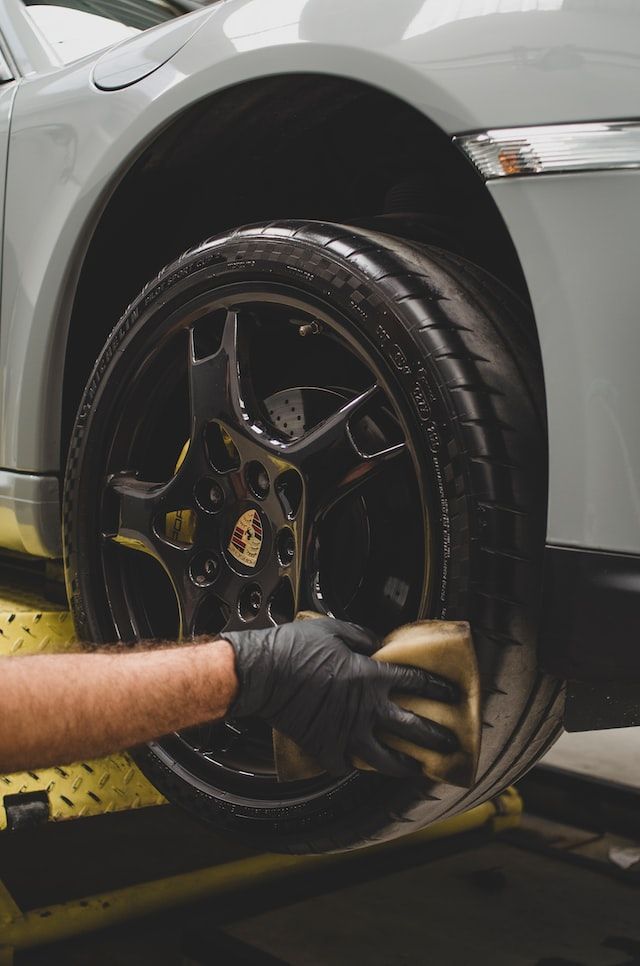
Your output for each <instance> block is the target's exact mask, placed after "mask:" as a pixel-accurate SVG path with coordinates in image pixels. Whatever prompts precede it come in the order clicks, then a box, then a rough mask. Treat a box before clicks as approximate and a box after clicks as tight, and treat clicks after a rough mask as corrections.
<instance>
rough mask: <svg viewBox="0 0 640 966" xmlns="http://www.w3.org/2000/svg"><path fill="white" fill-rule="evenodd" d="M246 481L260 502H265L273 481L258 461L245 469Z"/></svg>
mask: <svg viewBox="0 0 640 966" xmlns="http://www.w3.org/2000/svg"><path fill="white" fill-rule="evenodd" d="M245 479H246V481H247V486H248V487H249V489H250V490H251V492H252V493H253V495H254V496H256V497H257V498H258V499H259V500H264V498H265V497H266V496H267V494H268V493H269V490H270V488H271V481H270V479H269V474H268V473H267V470H266V469H265V467H264V466H263V465H262V463H259V462H258V461H257V460H254V461H253V462H251V463H249V464H248V465H247V468H246V469H245Z"/></svg>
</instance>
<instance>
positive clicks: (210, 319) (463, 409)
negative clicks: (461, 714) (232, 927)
mask: <svg viewBox="0 0 640 966" xmlns="http://www.w3.org/2000/svg"><path fill="white" fill-rule="evenodd" d="M0 9H1V18H0V24H1V29H2V36H1V37H0V44H1V61H2V62H1V64H0V72H1V77H0V80H1V81H2V86H1V87H0V159H1V162H2V163H1V165H0V178H1V181H2V184H1V187H2V191H1V192H0V198H1V199H2V202H0V203H1V204H2V205H3V212H2V225H3V238H2V293H1V320H0V321H1V324H0V467H2V469H1V470H0V546H1V547H2V548H4V550H5V551H6V552H7V555H8V556H11V554H13V555H21V557H22V558H25V557H29V558H31V559H33V560H38V559H39V560H40V561H41V563H40V564H38V566H41V567H44V566H46V564H44V563H42V561H46V560H50V561H51V560H57V559H60V558H64V569H65V577H66V585H67V591H68V596H69V601H70V604H71V606H72V608H73V611H74V615H75V619H76V622H77V626H78V631H79V633H80V634H81V635H82V637H83V638H85V639H87V640H91V641H95V642H98V643H105V644H107V643H109V642H111V641H115V640H122V641H125V642H133V641H136V640H137V639H140V638H176V637H180V638H182V639H188V638H190V637H192V636H194V635H198V634H208V635H214V634H215V633H216V632H219V631H220V630H221V629H222V628H229V627H235V628H237V627H244V626H247V625H249V624H251V623H253V622H255V623H256V624H266V623H267V622H269V621H275V622H278V621H285V620H289V619H291V618H292V617H293V615H294V614H295V612H296V611H297V610H298V609H301V608H307V609H313V610H319V611H321V612H325V613H330V614H333V615H335V616H338V617H341V618H346V619H349V620H353V621H356V622H359V623H362V624H365V625H367V626H370V627H372V628H374V629H375V630H376V631H377V632H379V633H380V635H384V634H385V633H386V632H387V631H389V630H390V629H392V628H395V627H397V626H398V625H401V624H403V623H406V622H409V621H412V620H415V619H416V618H418V617H425V616H426V617H434V618H448V619H469V620H470V621H471V624H472V628H473V635H474V641H475V645H476V650H477V655H478V659H479V664H480V670H481V675H482V683H483V720H484V731H483V741H482V751H481V759H480V768H479V773H478V774H479V777H478V781H477V784H476V786H475V787H474V788H473V789H471V790H463V789H459V788H456V787H454V786H450V785H434V784H432V783H429V782H428V781H427V780H426V779H424V780H420V781H418V780H412V781H397V780H392V779H384V778H382V777H381V776H377V775H372V774H367V773H362V772H357V771H354V772H353V773H352V774H349V775H347V776H345V777H344V778H343V779H341V780H339V781H337V780H335V779H329V778H328V777H326V776H320V777H316V778H314V779H310V780H308V781H299V782H278V781H277V780H276V775H275V770H274V761H273V754H272V746H271V735H270V733H269V731H268V729H266V728H265V726H263V725H262V724H261V723H260V722H258V721H255V722H254V721H228V722H225V723H224V724H218V725H211V726H206V727H201V728H197V729H191V730H189V731H188V732H184V733H181V734H174V735H170V736H167V737H166V738H164V739H162V740H161V741H158V742H156V743H154V744H152V745H150V746H149V747H147V748H144V749H139V750H138V751H136V752H135V755H136V760H137V761H138V762H139V764H140V766H141V767H142V769H143V770H144V771H145V772H146V774H147V775H148V776H149V777H150V778H151V780H152V781H153V782H154V783H155V784H156V785H157V787H158V788H160V789H161V790H162V791H163V792H164V793H165V794H166V795H167V796H168V797H169V798H171V799H174V800H176V801H178V802H180V803H181V804H182V805H184V806H185V807H186V808H188V809H190V810H191V811H192V812H194V813H195V814H197V815H198V816H200V817H202V818H204V819H206V820H208V821H210V822H212V823H214V824H216V825H217V826H218V827H220V828H224V829H228V830H230V831H235V832H237V833H239V834H241V835H242V836H244V838H245V839H246V840H248V841H252V842H254V843H256V844H258V845H259V846H261V847H263V848H269V849H279V850H285V851H286V850H289V851H299V852H301V851H313V850H327V849H342V848H352V847H354V846H356V845H359V844H363V843H366V842H370V841H374V840H375V841H379V840H380V839H383V838H388V837H392V836H394V835H399V834H401V833H404V832H406V831H407V830H408V829H411V828H413V827H419V826H423V825H427V824H429V823H430V822H433V821H435V820H437V819H440V818H442V817H443V816H445V815H451V814H454V813H455V812H457V811H460V810H462V809H464V808H467V807H469V806H470V805H472V804H474V803H476V802H479V801H481V800H483V799H486V798H487V797H488V796H490V795H493V794H495V793H496V792H497V791H498V790H499V789H501V788H502V787H504V786H505V785H506V784H507V783H509V782H511V781H513V780H514V779H516V778H517V777H518V776H519V775H521V774H522V773H523V772H524V771H525V770H526V769H527V768H529V767H530V766H531V765H532V763H533V762H534V761H535V760H536V759H537V758H538V756H539V755H540V754H541V753H542V752H544V750H545V749H546V748H548V747H549V746H550V745H551V743H552V742H553V741H554V740H555V738H556V737H557V735H558V733H559V731H560V729H561V727H562V725H563V722H564V723H565V725H566V726H567V727H569V728H573V729H576V730H579V729H581V728H582V729H585V728H588V727H601V726H614V725H621V724H632V723H637V722H638V721H639V720H640V708H639V702H638V685H637V683H636V682H637V680H638V678H639V677H640V648H639V647H638V641H637V639H638V631H639V629H640V607H639V601H640V432H639V431H638V414H639V412H640V376H639V369H640V318H639V314H640V309H639V305H640V255H639V253H640V170H639V169H640V122H639V121H637V120H635V118H637V117H638V114H639V103H640V101H639V96H638V91H639V90H640V5H639V4H637V3H635V2H632V0H395V2H394V3H387V2H383V0H339V2H337V0H218V2H215V3H212V4H211V5H209V6H204V7H201V6H198V5H197V4H195V3H191V4H190V5H189V4H185V3H184V2H183V0H180V2H178V0H53V2H51V3H40V2H38V0H25V2H24V3H23V2H21V0H1V2H0ZM48 566H51V565H48Z"/></svg>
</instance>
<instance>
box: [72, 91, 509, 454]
mask: <svg viewBox="0 0 640 966" xmlns="http://www.w3.org/2000/svg"><path fill="white" fill-rule="evenodd" d="M284 217H286V218H305V219H319V220H326V221H334V222H348V223H351V224H359V225H362V226H365V227H379V228H381V229H382V230H384V231H386V232H389V233H393V234H397V235H402V236H404V237H407V238H415V239H418V240H424V241H429V242H432V243H435V244H440V245H442V247H445V248H449V249H453V250H454V251H458V252H459V253H460V254H463V255H466V256H467V257H468V258H470V259H472V260H473V261H475V262H476V263H477V264H480V265H482V266H483V267H484V268H486V269H487V270H488V271H490V272H492V273H493V274H494V275H496V276H497V277H499V278H500V279H501V280H502V281H503V282H505V283H506V284H507V285H509V286H510V287H511V288H512V289H514V290H515V291H517V292H519V294H521V296H522V297H523V298H524V299H525V300H527V301H528V297H527V291H526V285H525V282H524V279H523V276H522V271H521V269H520V265H519V262H518V258H517V255H516V253H515V249H514V247H513V244H512V242H511V239H510V236H509V233H508V231H507V229H506V227H505V225H504V222H503V221H502V218H501V216H500V214H499V212H498V210H497V208H496V206H495V205H494V203H493V200H492V199H491V197H490V196H489V194H488V192H487V191H486V189H485V187H484V185H483V184H482V182H481V181H480V179H479V178H478V177H477V175H476V173H475V172H474V171H473V170H472V168H471V166H470V165H469V164H468V162H467V161H466V160H465V159H464V158H463V157H462V155H461V154H460V153H459V152H458V151H457V149H456V148H455V147H453V145H452V144H451V141H450V139H449V138H448V137H447V136H446V135H444V134H443V133H442V131H440V130H439V129H438V128H437V127H435V126H434V125H433V124H431V123H430V122H429V121H428V120H427V119H426V118H425V117H424V116H423V115H422V114H421V113H419V112H418V111H416V110H415V109H414V108H412V107H410V106H408V105H407V104H406V103H403V102H401V101H399V100H398V99H396V98H394V97H392V96H390V95H388V94H385V93H384V92H382V91H380V90H377V89H375V88H371V87H368V86H365V85H363V84H360V83H356V82H353V81H349V80H345V79H343V78H336V77H328V76H319V75H306V74H303V75H287V76H281V77H272V78H266V79H265V78H262V79H260V80H257V81H251V82H248V83H245V84H242V85H239V86H237V87H234V88H231V89H229V90H227V91H224V92H222V93H218V94H216V95H213V96H211V97H210V98H208V99H205V100H203V101H201V102H199V103H198V104H196V105H194V106H193V107H192V108H190V109H189V110H188V111H186V112H185V113H184V114H182V115H180V116H179V117H178V118H177V119H175V120H174V121H173V122H172V123H171V124H169V125H168V126H167V127H166V128H165V129H164V131H163V132H162V133H161V134H160V135H159V136H158V137H157V139H156V140H155V141H154V142H153V143H152V144H151V145H150V146H148V147H147V148H146V150H145V151H144V152H143V153H142V155H141V156H140V157H139V158H138V159H137V160H136V161H135V163H134V164H133V165H132V166H131V168H130V169H129V171H128V172H127V173H126V175H125V176H124V178H123V179H122V180H121V181H120V182H119V184H118V186H117V187H116V188H115V190H114V192H113V194H112V196H111V198H110V200H109V202H108V204H107V206H106V208H105V210H104V212H103V214H102V216H101V218H100V221H99V223H98V225H97V228H96V230H95V232H94V234H93V237H92V239H91V242H90V244H89V248H88V250H87V252H86V256H85V259H84V263H83V266H82V271H81V274H80V278H79V283H78V287H77V291H76V297H75V302H74V308H73V313H72V318H71V325H70V331H69V340H68V349H67V357H66V368H65V375H64V398H63V411H62V453H63V460H62V462H64V454H66V451H67V446H68V440H69V436H70V432H71V427H72V424H73V420H74V417H75V413H76V410H77V407H78V404H79V401H80V396H81V394H82V390H83V388H84V385H85V383H86V381H87V379H88V376H89V373H90V372H91V369H92V367H93V365H94V362H95V360H96V358H97V356H98V355H99V352H100V349H101V347H102V345H103V344H104V342H105V340H106V338H107V335H108V333H109V332H110V330H111V329H112V327H113V326H114V325H115V323H116V322H117V321H118V319H119V317H120V316H121V314H122V312H123V311H124V309H125V307H126V306H127V304H128V303H129V302H130V301H131V300H132V299H133V298H134V297H135V295H136V294H137V292H138V291H139V290H140V288H141V287H142V286H143V285H144V283H145V282H146V281H147V280H148V279H149V278H150V277H151V276H153V275H154V274H155V273H157V272H158V271H159V269H160V268H161V267H162V266H163V265H165V264H166V263H167V262H169V261H171V260H172V259H174V258H175V257H176V256H178V255H179V254H180V253H181V252H182V251H183V250H184V249H186V248H188V247H189V246H191V245H193V244H194V243H196V242H198V241H199V240H200V239H204V238H206V237H208V236H211V235H214V234H216V233H217V232H220V231H222V230H224V229H227V228H229V227H232V226H238V225H242V224H248V223H252V222H260V221H269V220H272V219H280V218H284Z"/></svg>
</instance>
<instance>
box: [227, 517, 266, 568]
mask: <svg viewBox="0 0 640 966" xmlns="http://www.w3.org/2000/svg"><path fill="white" fill-rule="evenodd" d="M261 547H262V521H261V519H260V514H259V513H258V511H257V510H246V511H245V512H244V513H243V514H242V516H241V517H238V519H237V521H236V525H235V527H234V528H233V533H232V534H231V540H229V547H228V550H229V553H230V554H231V556H232V557H235V558H236V560H239V561H240V563H241V564H244V566H245V567H255V565H256V564H257V562H258V557H259V556H260V548H261Z"/></svg>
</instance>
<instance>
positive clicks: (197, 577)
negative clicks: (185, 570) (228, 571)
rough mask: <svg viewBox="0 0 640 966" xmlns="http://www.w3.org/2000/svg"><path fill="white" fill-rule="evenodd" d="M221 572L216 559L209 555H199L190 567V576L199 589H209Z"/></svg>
mask: <svg viewBox="0 0 640 966" xmlns="http://www.w3.org/2000/svg"><path fill="white" fill-rule="evenodd" d="M219 570H220V564H219V562H218V560H217V558H216V557H214V556H212V555H210V554H207V553H203V554H197V555H196V556H195V557H194V558H193V560H192V561H191V564H190V566H189V576H190V577H191V579H192V581H193V582H194V584H197V585H198V587H208V586H209V585H210V584H212V583H213V582H214V580H215V579H216V577H217V576H218V571H219Z"/></svg>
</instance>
